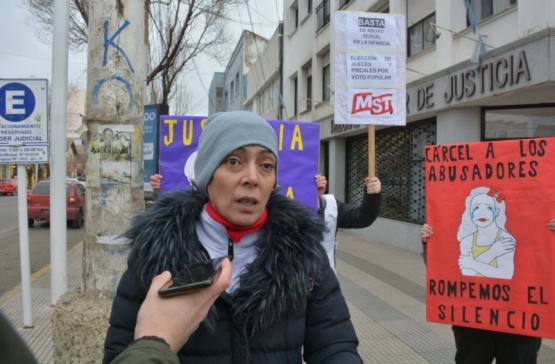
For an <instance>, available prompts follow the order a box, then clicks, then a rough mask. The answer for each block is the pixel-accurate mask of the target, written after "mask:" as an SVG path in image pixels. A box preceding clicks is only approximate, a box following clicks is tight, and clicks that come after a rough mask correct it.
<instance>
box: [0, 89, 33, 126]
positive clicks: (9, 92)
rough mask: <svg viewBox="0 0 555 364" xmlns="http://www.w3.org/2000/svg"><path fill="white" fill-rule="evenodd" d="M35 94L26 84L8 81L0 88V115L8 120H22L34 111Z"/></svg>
mask: <svg viewBox="0 0 555 364" xmlns="http://www.w3.org/2000/svg"><path fill="white" fill-rule="evenodd" d="M35 103H36V100H35V95H34V94H33V91H31V89H30V88H29V87H27V86H26V85H24V84H22V83H19V82H10V83H8V84H6V85H4V86H2V87H1V88H0V116H1V117H3V118H4V119H6V120H8V121H15V122H17V121H22V120H25V119H27V118H29V116H31V115H32V114H33V111H35Z"/></svg>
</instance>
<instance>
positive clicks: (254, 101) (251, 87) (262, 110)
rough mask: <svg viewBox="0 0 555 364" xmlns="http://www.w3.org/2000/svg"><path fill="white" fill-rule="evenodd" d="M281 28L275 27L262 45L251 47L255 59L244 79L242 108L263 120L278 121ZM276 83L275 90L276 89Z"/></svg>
mask: <svg viewBox="0 0 555 364" xmlns="http://www.w3.org/2000/svg"><path fill="white" fill-rule="evenodd" d="M281 31H282V29H281V27H279V26H278V27H277V28H276V30H275V32H274V34H273V35H272V37H271V38H270V40H269V41H268V42H267V44H264V48H262V50H260V49H261V45H259V46H257V47H253V48H254V49H253V50H254V51H255V52H256V59H255V60H254V61H253V62H252V63H251V64H250V67H249V69H248V72H247V73H246V77H245V79H246V80H247V94H246V99H245V102H244V108H245V109H247V110H250V111H253V112H256V113H258V114H260V115H261V116H262V117H263V118H265V119H269V120H272V119H274V120H275V119H279V112H280V108H279V106H280V99H281V98H280V95H279V81H280V77H279V76H280V63H281V62H280V53H281V51H280V42H281V39H282V34H281ZM276 83H277V89H276V87H275V86H276Z"/></svg>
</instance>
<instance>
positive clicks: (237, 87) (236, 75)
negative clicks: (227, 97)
mask: <svg viewBox="0 0 555 364" xmlns="http://www.w3.org/2000/svg"><path fill="white" fill-rule="evenodd" d="M235 86H236V87H235V93H236V94H238V93H239V72H237V73H236V74H235Z"/></svg>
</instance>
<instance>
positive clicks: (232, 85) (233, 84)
mask: <svg viewBox="0 0 555 364" xmlns="http://www.w3.org/2000/svg"><path fill="white" fill-rule="evenodd" d="M234 90H235V83H234V82H233V81H231V86H230V87H229V101H230V102H231V100H232V99H233V95H234V94H235V92H234Z"/></svg>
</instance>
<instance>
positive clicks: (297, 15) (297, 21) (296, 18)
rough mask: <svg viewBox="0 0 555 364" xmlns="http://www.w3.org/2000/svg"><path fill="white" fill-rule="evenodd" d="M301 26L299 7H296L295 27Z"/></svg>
mask: <svg viewBox="0 0 555 364" xmlns="http://www.w3.org/2000/svg"><path fill="white" fill-rule="evenodd" d="M298 27H299V8H295V29H297V28H298Z"/></svg>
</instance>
